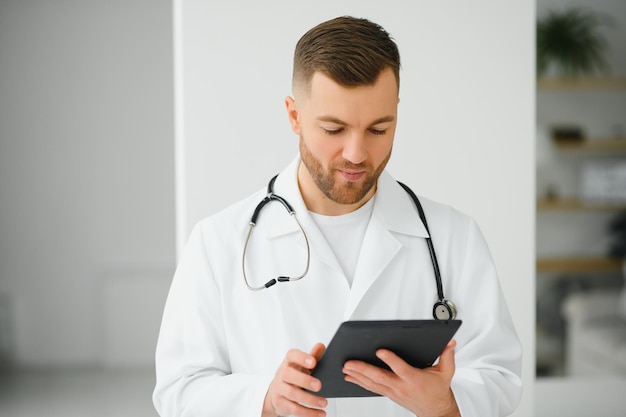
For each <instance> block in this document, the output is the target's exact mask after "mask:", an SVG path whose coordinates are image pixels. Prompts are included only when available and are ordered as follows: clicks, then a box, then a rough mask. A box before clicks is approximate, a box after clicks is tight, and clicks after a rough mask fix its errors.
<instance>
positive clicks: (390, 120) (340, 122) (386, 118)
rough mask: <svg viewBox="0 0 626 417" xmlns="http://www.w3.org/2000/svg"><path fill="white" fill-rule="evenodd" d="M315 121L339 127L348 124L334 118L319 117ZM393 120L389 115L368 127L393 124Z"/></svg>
mask: <svg viewBox="0 0 626 417" xmlns="http://www.w3.org/2000/svg"><path fill="white" fill-rule="evenodd" d="M317 120H318V121H320V122H329V123H335V124H338V125H341V126H348V123H346V122H344V121H343V120H341V119H338V118H336V117H334V116H320V117H318V118H317ZM394 120H396V118H395V117H394V116H391V115H389V116H385V117H381V118H379V119H376V120H374V121H373V122H372V123H370V126H376V125H377V124H380V123H389V122H393V121H394Z"/></svg>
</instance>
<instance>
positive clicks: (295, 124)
mask: <svg viewBox="0 0 626 417" xmlns="http://www.w3.org/2000/svg"><path fill="white" fill-rule="evenodd" d="M285 107H286V108H287V117H288V118H289V124H291V130H292V131H293V133H295V134H296V135H298V136H299V135H300V132H301V128H300V115H299V113H298V106H297V105H296V100H294V99H293V98H292V97H287V98H285Z"/></svg>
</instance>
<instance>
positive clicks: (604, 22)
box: [537, 8, 612, 77]
mask: <svg viewBox="0 0 626 417" xmlns="http://www.w3.org/2000/svg"><path fill="white" fill-rule="evenodd" d="M611 25H612V20H611V19H610V17H609V16H607V15H604V14H601V13H598V12H595V11H593V10H590V9H583V8H569V9H565V10H563V11H554V10H551V11H549V12H548V13H547V14H546V15H545V16H544V17H542V18H540V19H539V20H538V21H537V74H538V75H548V73H550V74H551V75H561V76H568V77H574V76H584V75H591V74H593V73H595V72H596V71H598V72H605V71H606V70H607V69H608V67H609V66H608V64H607V62H606V59H605V54H606V52H607V49H608V44H607V42H606V40H605V38H604V36H603V34H602V32H601V29H602V28H603V27H604V26H611Z"/></svg>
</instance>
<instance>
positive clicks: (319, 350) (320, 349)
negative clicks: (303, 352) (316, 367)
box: [310, 343, 326, 363]
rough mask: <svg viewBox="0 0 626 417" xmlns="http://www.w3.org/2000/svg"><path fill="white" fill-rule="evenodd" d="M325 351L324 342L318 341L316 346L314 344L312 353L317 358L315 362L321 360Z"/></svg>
mask: <svg viewBox="0 0 626 417" xmlns="http://www.w3.org/2000/svg"><path fill="white" fill-rule="evenodd" d="M325 351H326V346H324V345H323V344H322V343H316V344H315V346H313V348H312V349H311V352H310V354H311V356H313V357H314V358H315V362H316V363H317V361H319V359H320V358H321V357H322V355H323V354H324V352H325Z"/></svg>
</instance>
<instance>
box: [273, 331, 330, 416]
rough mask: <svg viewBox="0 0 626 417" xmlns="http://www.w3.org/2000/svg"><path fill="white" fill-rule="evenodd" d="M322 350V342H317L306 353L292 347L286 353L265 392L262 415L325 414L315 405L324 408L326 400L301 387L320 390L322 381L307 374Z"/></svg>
mask: <svg viewBox="0 0 626 417" xmlns="http://www.w3.org/2000/svg"><path fill="white" fill-rule="evenodd" d="M325 349H326V348H325V347H324V345H323V344H321V343H318V344H316V345H315V346H313V349H311V353H308V354H307V353H305V352H302V351H300V350H296V349H292V350H290V351H289V352H287V356H285V359H284V360H283V362H282V363H281V365H280V367H279V368H278V371H276V375H275V376H274V380H273V381H272V383H271V384H270V387H269V389H268V390H267V394H266V395H265V402H264V403H263V414H262V417H277V416H285V415H294V416H298V417H324V416H325V415H326V412H325V411H324V410H320V409H319V408H324V407H326V405H327V404H328V401H327V400H326V399H325V398H322V397H319V396H317V395H315V394H312V393H310V392H307V391H305V390H304V389H307V390H310V391H314V392H317V391H319V390H320V389H322V383H321V382H320V380H319V379H317V378H313V377H312V376H311V370H312V369H313V368H315V365H316V364H317V361H318V359H319V358H320V357H321V356H322V353H324V350H325Z"/></svg>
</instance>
